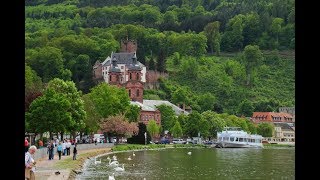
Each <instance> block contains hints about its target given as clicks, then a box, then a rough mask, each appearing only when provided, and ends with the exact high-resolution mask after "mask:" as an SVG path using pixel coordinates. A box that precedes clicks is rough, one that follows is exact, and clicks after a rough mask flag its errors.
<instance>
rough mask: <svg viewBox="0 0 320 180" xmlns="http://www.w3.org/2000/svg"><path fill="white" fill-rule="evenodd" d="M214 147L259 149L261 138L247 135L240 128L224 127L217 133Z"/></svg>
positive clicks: (255, 135)
mask: <svg viewBox="0 0 320 180" xmlns="http://www.w3.org/2000/svg"><path fill="white" fill-rule="evenodd" d="M216 147H220V148H242V147H243V148H248V147H261V148H263V145H262V136H261V135H257V134H248V133H247V132H245V131H243V130H242V129H241V128H240V127H225V128H224V130H223V131H222V132H218V133H217V143H216Z"/></svg>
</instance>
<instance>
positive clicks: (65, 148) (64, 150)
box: [47, 138, 78, 160]
mask: <svg viewBox="0 0 320 180" xmlns="http://www.w3.org/2000/svg"><path fill="white" fill-rule="evenodd" d="M71 146H72V144H71V141H70V140H69V139H64V140H63V142H62V143H61V142H59V140H58V139H56V138H55V139H52V140H51V141H50V143H48V146H47V148H48V151H47V154H49V160H52V159H53V157H54V148H55V147H57V153H58V156H59V160H60V159H61V155H62V156H70V149H71ZM77 153H78V151H77V143H74V147H73V160H76V159H77Z"/></svg>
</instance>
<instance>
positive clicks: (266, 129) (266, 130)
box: [257, 122, 274, 137]
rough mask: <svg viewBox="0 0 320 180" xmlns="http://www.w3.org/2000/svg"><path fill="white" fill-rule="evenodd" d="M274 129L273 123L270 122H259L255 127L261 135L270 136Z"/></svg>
mask: <svg viewBox="0 0 320 180" xmlns="http://www.w3.org/2000/svg"><path fill="white" fill-rule="evenodd" d="M273 131H274V125H273V124H271V123H264V122H263V123H260V124H259V125H258V127H257V133H258V134H260V135H261V136H262V137H272V136H273Z"/></svg>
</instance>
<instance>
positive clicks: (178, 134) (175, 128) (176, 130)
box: [170, 120, 183, 138]
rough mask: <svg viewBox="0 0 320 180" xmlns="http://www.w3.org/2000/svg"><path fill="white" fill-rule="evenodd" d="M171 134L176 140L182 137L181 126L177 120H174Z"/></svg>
mask: <svg viewBox="0 0 320 180" xmlns="http://www.w3.org/2000/svg"><path fill="white" fill-rule="evenodd" d="M170 131H171V134H172V135H173V137H175V138H177V137H181V136H182V133H183V132H182V128H181V125H180V123H179V121H178V120H176V122H175V123H174V126H173V127H172V128H171V130H170Z"/></svg>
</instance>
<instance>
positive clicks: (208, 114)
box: [201, 111, 226, 138]
mask: <svg viewBox="0 0 320 180" xmlns="http://www.w3.org/2000/svg"><path fill="white" fill-rule="evenodd" d="M201 115H202V117H203V118H204V119H205V120H206V121H208V122H209V136H211V137H214V138H216V137H217V133H218V132H221V131H222V130H223V128H224V127H225V126H226V122H225V121H224V119H222V118H221V117H220V116H218V114H217V113H215V112H213V111H205V112H203V113H202V114H201Z"/></svg>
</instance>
